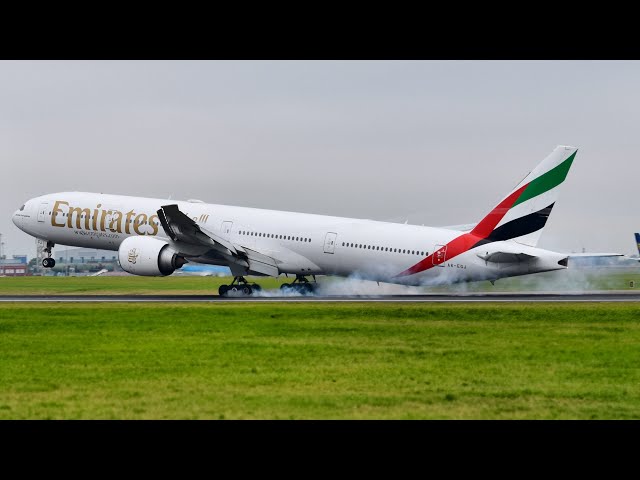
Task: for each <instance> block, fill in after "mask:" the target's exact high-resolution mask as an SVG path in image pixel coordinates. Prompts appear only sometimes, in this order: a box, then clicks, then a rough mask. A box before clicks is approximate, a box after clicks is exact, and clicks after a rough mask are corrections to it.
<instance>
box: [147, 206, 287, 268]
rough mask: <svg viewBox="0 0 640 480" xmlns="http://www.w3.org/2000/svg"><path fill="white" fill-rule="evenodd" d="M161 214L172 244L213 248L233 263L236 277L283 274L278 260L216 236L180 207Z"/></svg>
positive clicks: (161, 219)
mask: <svg viewBox="0 0 640 480" xmlns="http://www.w3.org/2000/svg"><path fill="white" fill-rule="evenodd" d="M157 213H158V218H159V219H160V223H161V224H162V228H163V229H164V231H165V233H166V234H167V235H168V236H169V238H171V240H173V241H174V242H176V243H178V244H179V243H184V244H187V245H197V246H206V247H210V248H211V250H213V251H214V252H215V254H216V255H217V256H219V257H222V258H224V259H225V260H226V261H227V262H228V263H229V267H230V268H231V271H232V272H233V273H234V275H235V274H236V273H238V274H241V273H240V271H241V270H243V269H247V270H249V271H250V272H252V273H258V274H263V275H270V276H274V277H277V276H278V275H279V273H280V271H279V269H278V266H277V263H276V260H275V259H274V258H272V257H270V256H268V255H264V254H262V253H260V252H258V251H256V250H253V249H250V248H247V247H243V246H242V245H238V244H235V243H233V242H231V241H229V240H228V239H226V238H224V237H222V236H220V235H218V234H216V233H213V232H212V231H211V230H208V229H206V228H205V227H204V226H203V225H201V224H200V223H198V222H197V221H195V220H193V219H191V218H189V217H188V216H187V215H185V214H184V213H183V212H181V211H180V209H179V208H178V206H177V205H164V206H162V207H161V208H160V210H158V212H157Z"/></svg>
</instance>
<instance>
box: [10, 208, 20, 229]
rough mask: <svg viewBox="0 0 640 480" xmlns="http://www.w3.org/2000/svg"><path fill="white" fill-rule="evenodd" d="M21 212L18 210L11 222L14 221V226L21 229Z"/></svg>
mask: <svg viewBox="0 0 640 480" xmlns="http://www.w3.org/2000/svg"><path fill="white" fill-rule="evenodd" d="M19 211H20V210H16V211H15V212H13V217H12V218H11V220H13V224H14V225H15V226H16V227H18V228H20V220H21V217H19V216H18V212H19Z"/></svg>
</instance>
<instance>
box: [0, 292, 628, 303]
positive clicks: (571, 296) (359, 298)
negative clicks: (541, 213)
mask: <svg viewBox="0 0 640 480" xmlns="http://www.w3.org/2000/svg"><path fill="white" fill-rule="evenodd" d="M0 302H19V303H38V302H59V303H95V302H126V303H157V302H178V303H234V302H236V303H237V302H250V303H264V302H305V303H306V302H398V303H400V302H413V303H456V302H472V303H480V302H501V303H504V302H526V303H534V302H640V292H630V291H603V292H591V293H571V292H562V293H548V292H543V293H527V292H513V293H464V294H447V295H443V294H427V295H345V296H331V295H330V296H288V297H279V296H264V295H263V296H258V297H219V296H217V295H0Z"/></svg>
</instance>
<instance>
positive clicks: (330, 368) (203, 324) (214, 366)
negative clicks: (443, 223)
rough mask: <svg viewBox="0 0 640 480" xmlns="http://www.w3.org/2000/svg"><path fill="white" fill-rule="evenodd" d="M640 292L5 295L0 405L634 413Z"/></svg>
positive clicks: (217, 413) (90, 412)
mask: <svg viewBox="0 0 640 480" xmlns="http://www.w3.org/2000/svg"><path fill="white" fill-rule="evenodd" d="M639 320H640V310H639V309H638V307H637V306H635V305H630V304H605V303H600V304H588V305H587V304H530V305H525V304H509V305H498V304H482V305H475V304H456V305H442V304H435V305H429V304H367V303H352V304H342V303H340V304H335V303H321V304H271V303H270V304H257V305H256V304H247V303H237V304H224V305H200V304H197V305H193V304H190V305H172V304H152V305H150V304H142V305H140V304H137V305H130V304H92V305H79V304H72V305H66V304H65V305H61V304H50V305H40V304H38V305H25V304H3V305H0V339H1V341H0V419H24V418H29V419H42V418H56V419H57V418H67V419H76V418H106V419H109V418H125V419H130V418H131V419H142V418H160V419H163V418H212V419H218V418H225V419H233V418H281V419H289V418H296V419H299V418H353V419H358V418H399V419H406V418H442V419H448V418H467V419H468V418H497V419H503V418H517V419H519V418H527V419H539V418H581V419H591V418H607V419H622V418H639V417H640V348H639V347H638V346H639V345H640V321H639Z"/></svg>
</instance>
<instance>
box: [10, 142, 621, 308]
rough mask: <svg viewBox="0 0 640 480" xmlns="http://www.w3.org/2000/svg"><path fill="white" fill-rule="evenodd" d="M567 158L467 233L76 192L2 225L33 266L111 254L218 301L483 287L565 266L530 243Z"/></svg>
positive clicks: (569, 151) (537, 173)
mask: <svg viewBox="0 0 640 480" xmlns="http://www.w3.org/2000/svg"><path fill="white" fill-rule="evenodd" d="M577 150H578V149H577V148H575V147H571V146H563V145H560V146H557V147H556V148H555V149H554V150H553V151H552V152H551V154H549V155H548V156H547V157H546V158H545V159H544V160H543V161H542V162H541V163H540V164H538V165H537V166H536V167H535V168H534V169H533V170H532V171H531V172H530V173H529V174H528V175H527V176H526V177H525V178H524V179H523V180H522V181H521V182H520V183H518V184H517V185H516V187H515V188H513V189H512V190H511V191H510V192H509V193H508V194H507V195H506V196H505V197H504V198H503V199H502V200H501V201H500V202H499V203H498V204H497V205H496V206H495V207H494V208H493V209H492V210H490V211H489V213H488V214H487V215H486V216H485V217H484V218H482V219H481V220H480V221H479V222H478V223H476V224H470V225H458V226H454V227H437V228H436V227H425V226H417V225H409V224H398V223H388V222H380V221H373V220H361V219H354V218H343V217H335V216H324V215H315V214H306V213H297V212H287V211H277V210H265V209H258V208H247V207H238V206H227V205H217V204H208V203H204V202H202V201H201V200H193V199H191V200H187V201H167V200H163V199H158V198H143V197H133V196H122V195H107V194H102V193H87V192H59V193H52V194H47V195H43V196H40V197H36V198H32V199H30V200H28V201H27V202H26V203H25V204H24V205H23V206H22V207H21V208H20V209H19V210H17V211H16V212H15V213H14V215H13V222H14V223H15V225H16V226H17V227H18V228H19V229H21V230H22V231H24V232H26V233H27V234H29V235H32V236H34V237H36V238H39V239H41V240H43V241H44V242H46V243H45V245H46V246H45V247H44V249H43V250H44V253H46V254H47V257H46V258H44V260H43V262H42V264H43V266H44V267H45V268H51V267H53V266H54V265H55V260H54V258H52V253H51V250H52V248H53V247H54V246H55V244H64V245H74V246H79V247H91V248H98V249H107V250H117V251H118V260H119V263H120V265H121V267H122V268H123V269H124V270H125V271H126V272H129V273H132V274H135V275H145V276H166V275H171V274H172V273H173V272H175V271H176V270H178V269H180V268H181V267H182V266H183V265H185V264H186V263H188V262H192V263H193V262H195V263H200V264H209V265H219V266H226V267H229V269H230V270H231V273H232V275H233V277H234V278H233V281H232V282H231V283H230V284H229V285H222V286H221V287H220V288H219V291H218V293H219V294H220V295H222V296H224V295H227V294H229V293H230V292H232V293H240V294H244V295H251V294H252V293H254V292H257V291H259V290H260V286H259V285H257V284H255V283H254V284H250V283H249V282H248V281H247V280H246V279H245V278H244V277H245V276H246V275H254V276H272V277H277V276H279V275H281V274H286V276H287V277H288V276H289V275H292V276H295V279H294V280H293V281H292V282H291V283H285V284H283V285H282V287H281V288H282V289H283V290H292V291H296V292H300V293H309V292H313V291H314V290H315V289H316V287H317V285H318V284H317V282H316V275H337V276H342V277H349V276H357V277H358V278H361V279H365V280H374V281H378V282H388V283H397V284H403V285H418V286H424V285H441V284H451V283H458V282H468V281H479V280H489V281H491V282H494V281H495V280H497V279H500V278H505V277H513V276H519V275H527V274H533V273H539V272H548V271H552V270H562V269H566V268H567V267H568V262H569V258H570V257H571V256H572V254H567V253H558V252H553V251H550V250H544V249H541V248H537V247H536V245H537V242H538V239H539V238H540V235H541V234H542V230H543V228H544V227H545V225H546V223H547V220H548V218H549V215H550V213H551V210H552V209H553V207H554V205H555V203H556V200H557V198H558V193H559V190H560V187H561V185H562V184H563V182H564V181H565V178H566V176H567V174H568V172H569V169H570V168H571V165H572V163H573V161H574V159H575V157H576V153H577ZM605 255H608V254H605ZM611 255H617V254H611ZM581 256H584V254H583V255H581ZM598 256H600V255H598ZM308 277H311V279H312V280H313V281H311V280H310V279H309V278H308Z"/></svg>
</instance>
